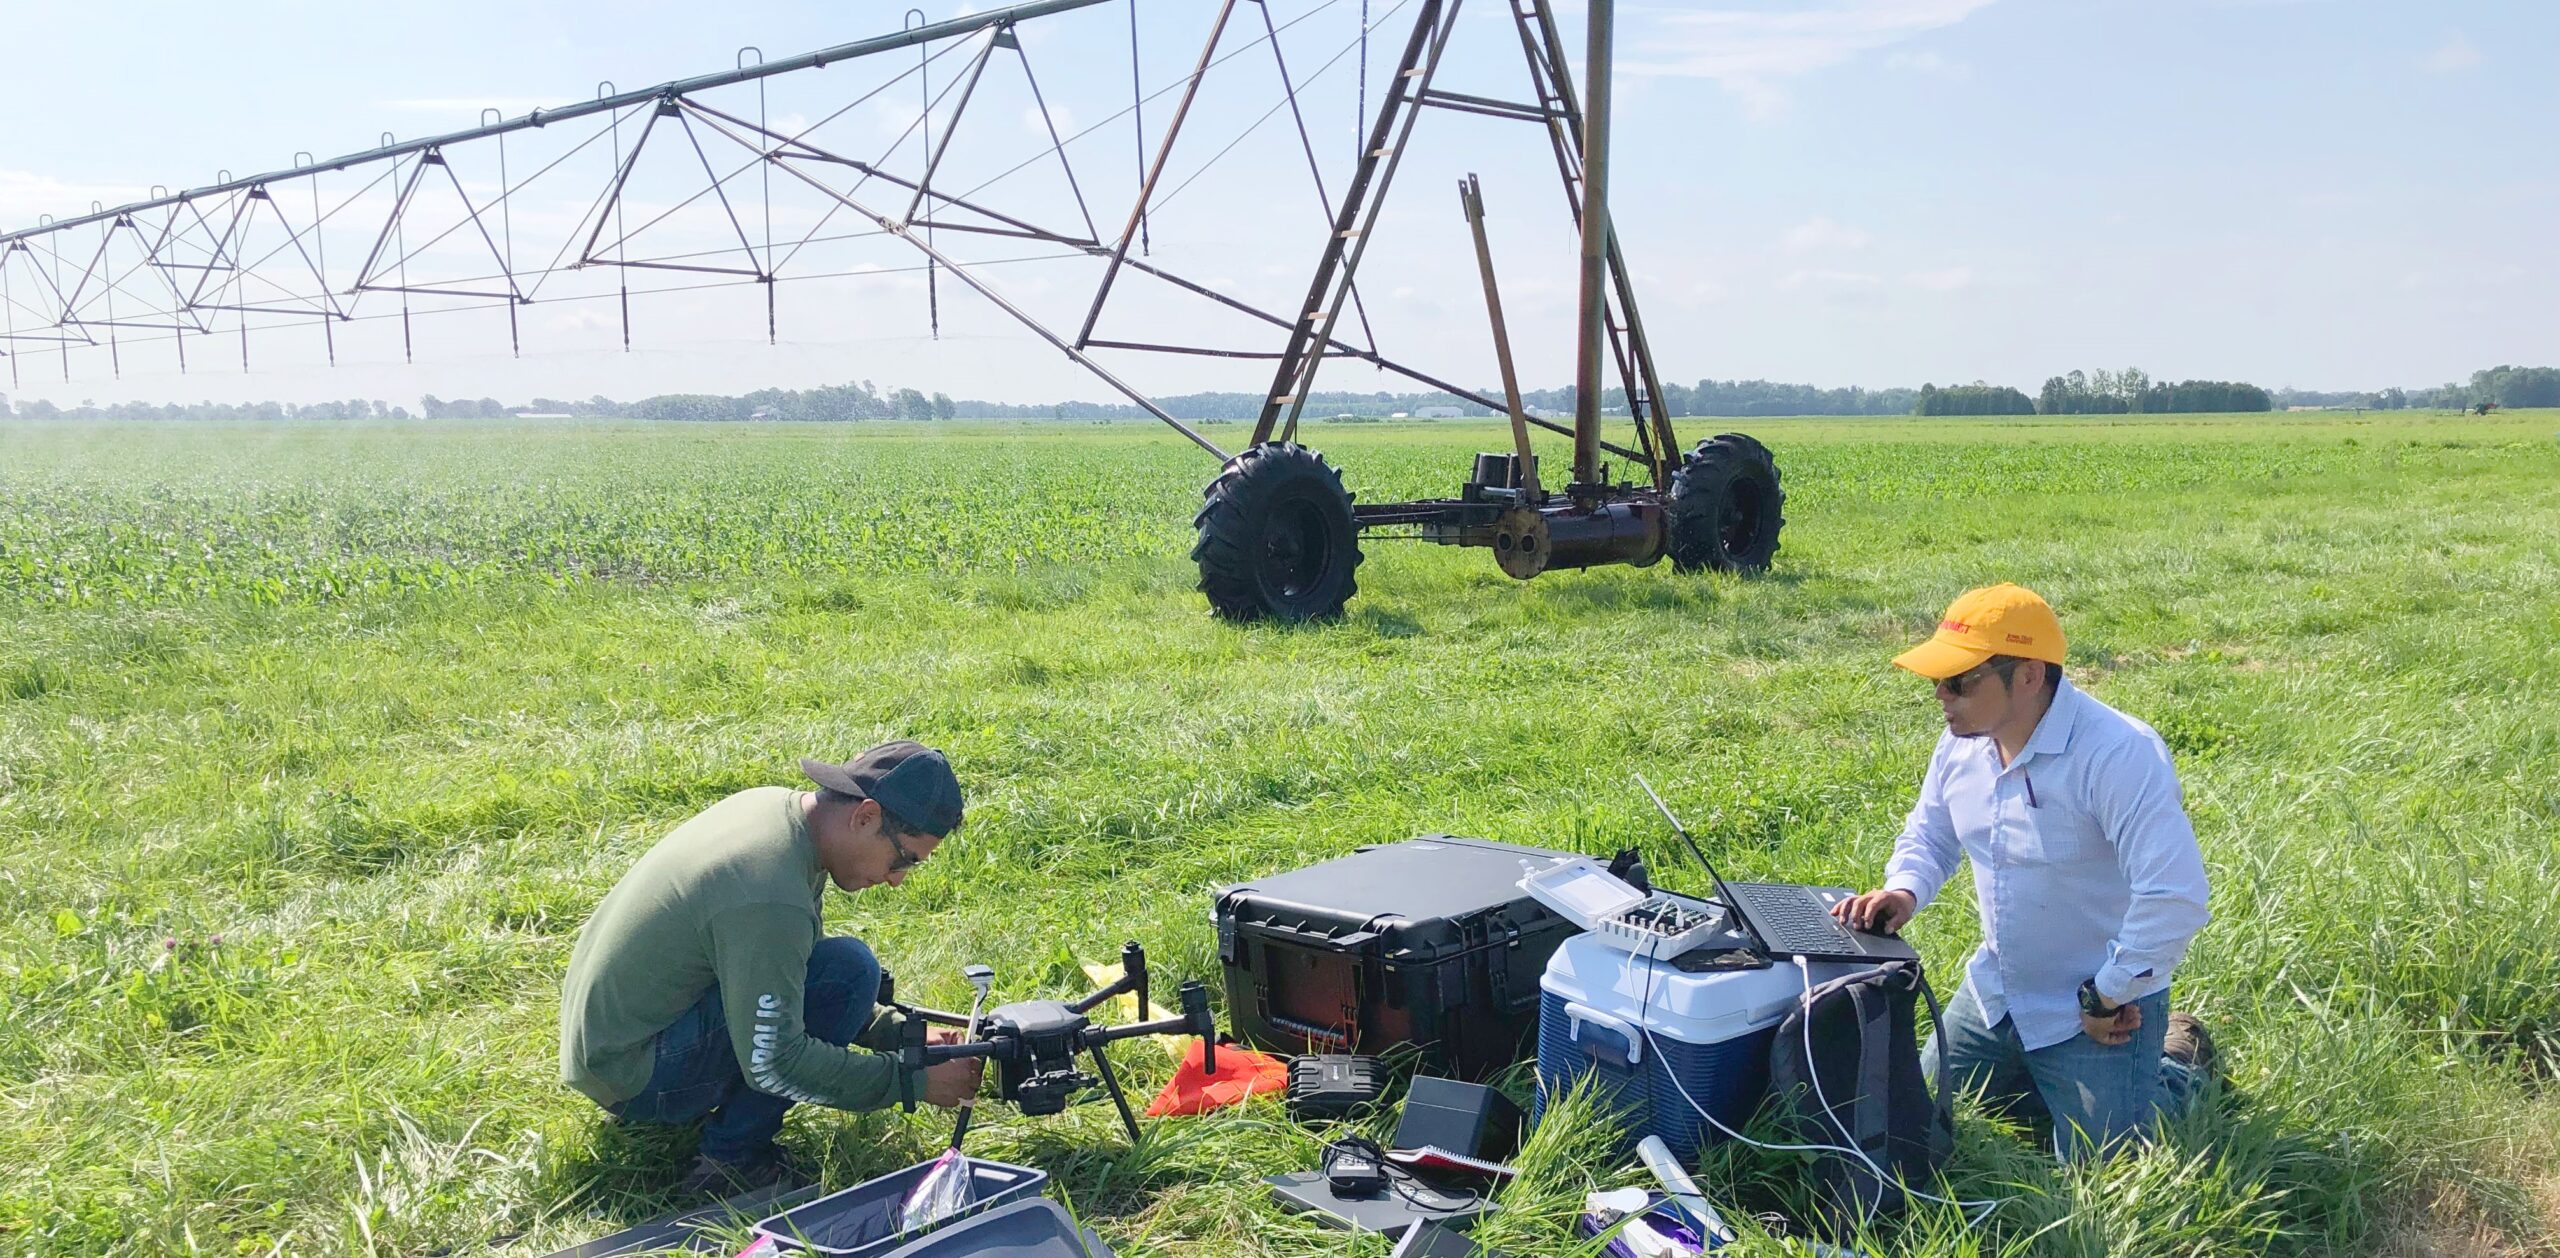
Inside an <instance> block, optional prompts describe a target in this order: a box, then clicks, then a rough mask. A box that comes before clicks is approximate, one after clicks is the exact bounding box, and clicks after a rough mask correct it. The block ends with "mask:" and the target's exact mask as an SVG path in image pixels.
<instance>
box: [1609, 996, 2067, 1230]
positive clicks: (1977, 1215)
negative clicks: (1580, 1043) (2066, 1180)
mask: <svg viewBox="0 0 2560 1258" xmlns="http://www.w3.org/2000/svg"><path fill="white" fill-rule="evenodd" d="M1794 960H1795V963H1796V972H1797V974H1798V975H1800V976H1801V977H1802V979H1803V981H1804V995H1803V996H1801V997H1799V1008H1802V1009H1804V1010H1806V1012H1807V1015H1808V1016H1806V1017H1805V1019H1804V1024H1805V1027H1804V1037H1805V1060H1806V1061H1807V1062H1810V1061H1812V1060H1813V1018H1812V1017H1811V1016H1810V1007H1811V1004H1812V1000H1813V970H1812V969H1811V967H1809V966H1808V965H1807V964H1806V963H1805V959H1804V958H1803V957H1801V956H1799V957H1796V958H1794ZM1644 971H1645V979H1644V995H1643V996H1642V997H1640V998H1639V1000H1638V1002H1637V1005H1636V1034H1637V1035H1639V1036H1641V1037H1643V1040H1644V1045H1645V1051H1646V1052H1649V1053H1652V1054H1653V1055H1654V1057H1655V1058H1656V1060H1660V1059H1661V1056H1662V1049H1661V1046H1660V1045H1659V1043H1657V1042H1656V1041H1655V1039H1654V1038H1653V1027H1652V1026H1651V1025H1650V1022H1651V1020H1652V1013H1653V985H1654V980H1655V978H1656V977H1657V972H1656V970H1655V967H1653V966H1651V965H1647V966H1646V967H1644ZM1933 1004H1934V1002H1933ZM1938 1047H1939V1055H1940V1058H1941V1062H1940V1064H1941V1065H1942V1066H1943V1065H1944V1057H1945V1049H1946V1044H1945V1042H1944V1041H1943V1040H1942V1041H1940V1043H1939V1046H1938ZM1809 1073H1811V1074H1812V1075H1813V1086H1814V1099H1816V1100H1818V1101H1820V1102H1821V1103H1822V1108H1823V1112H1824V1113H1825V1114H1828V1113H1830V1112H1831V1101H1830V1099H1829V1098H1827V1097H1825V1096H1823V1095H1822V1072H1820V1071H1819V1070H1816V1071H1811V1072H1809ZM1662 1074H1663V1077H1664V1078H1667V1079H1669V1080H1671V1086H1672V1088H1673V1089H1675V1090H1677V1091H1678V1092H1679V1093H1680V1099H1681V1100H1683V1101H1686V1102H1688V1103H1689V1108H1690V1109H1693V1110H1696V1111H1697V1113H1698V1117H1700V1118H1703V1119H1706V1120H1707V1122H1709V1123H1710V1124H1712V1125H1713V1126H1714V1127H1715V1129H1716V1130H1717V1131H1720V1132H1723V1133H1724V1134H1725V1135H1726V1136H1728V1137H1730V1138H1732V1139H1735V1140H1739V1141H1741V1142H1742V1143H1744V1144H1747V1145H1750V1146H1751V1147H1752V1148H1755V1149H1761V1150H1765V1151H1768V1152H1771V1153H1845V1154H1847V1155H1849V1156H1850V1157H1853V1158H1856V1159H1858V1161H1860V1162H1862V1163H1864V1164H1865V1165H1866V1168H1867V1169H1868V1170H1869V1171H1870V1172H1872V1173H1873V1174H1874V1175H1875V1177H1876V1178H1877V1179H1878V1180H1880V1181H1883V1182H1885V1183H1902V1181H1901V1180H1900V1178H1899V1177H1897V1176H1893V1175H1888V1174H1886V1173H1885V1171H1884V1168H1883V1167H1881V1166H1878V1165H1876V1162H1875V1159H1874V1158H1871V1157H1868V1156H1867V1152H1866V1150H1864V1149H1860V1148H1856V1147H1853V1146H1849V1145H1837V1144H1772V1143H1769V1142H1767V1141H1762V1140H1754V1139H1752V1138H1751V1137H1749V1136H1746V1135H1744V1134H1742V1133H1741V1132H1738V1131H1735V1130H1734V1129H1733V1128H1731V1127H1728V1126H1726V1125H1725V1124H1724V1120H1722V1119H1720V1118H1717V1117H1716V1116H1715V1115H1714V1114H1713V1113H1711V1112H1710V1111H1709V1110H1708V1109H1707V1107H1706V1106H1704V1105H1701V1104H1699V1103H1698V1098H1697V1097H1695V1096H1692V1095H1690V1094H1689V1085H1688V1084H1686V1083H1683V1082H1681V1080H1680V1072H1678V1071H1676V1070H1673V1069H1671V1068H1670V1067H1669V1066H1668V1065H1667V1064H1666V1065H1665V1066H1664V1068H1663V1071H1662ZM1939 1074H1940V1080H1939V1086H1941V1087H1952V1086H1954V1081H1953V1080H1951V1079H1947V1078H1945V1077H1944V1075H1945V1071H1944V1070H1943V1069H1942V1070H1940V1072H1939ZM1902 1190H1903V1192H1904V1193H1906V1194H1908V1195H1910V1196H1913V1197H1918V1198H1920V1199H1921V1200H1923V1201H1933V1202H1936V1203H1938V1204H1939V1205H1944V1206H1952V1207H1954V1208H1956V1209H1958V1210H1962V1211H1965V1212H1966V1217H1965V1230H1967V1231H1971V1230H1973V1229H1975V1228H1978V1227H1980V1226H1981V1225H1982V1222H1983V1220H1985V1219H1988V1218H1990V1217H1991V1213H1992V1211H1994V1210H1997V1209H1999V1208H2000V1207H2002V1206H2004V1205H2007V1204H2008V1203H2009V1202H2011V1201H2014V1200H2016V1198H2014V1197H2000V1198H1996V1199H1992V1200H1985V1201H1964V1200H1958V1199H1955V1198H1949V1197H1941V1196H1938V1195H1937V1194H1935V1193H1930V1192H1924V1191H1922V1190H1920V1189H1917V1188H1913V1187H1911V1186H1910V1185H1909V1184H1907V1183H1903V1184H1902ZM1976 1207H1980V1209H1979V1211H1978V1212H1977V1211H1976V1209H1975V1208H1976Z"/></svg>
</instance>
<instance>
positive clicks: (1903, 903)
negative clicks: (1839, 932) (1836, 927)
mask: <svg viewBox="0 0 2560 1258" xmlns="http://www.w3.org/2000/svg"><path fill="white" fill-rule="evenodd" d="M1919 911H1920V902H1919V901H1918V900H1916V899H1913V898H1912V896H1911V893H1910V892H1908V891H1870V892H1868V893H1866V894H1865V895H1859V896H1851V897H1849V898H1848V899H1846V900H1842V901H1841V902H1839V903H1838V904H1834V905H1832V906H1831V915H1832V916H1833V917H1836V918H1839V919H1840V921H1841V923H1842V924H1843V925H1846V926H1848V927H1849V928H1850V929H1852V930H1863V931H1866V932H1867V933H1869V934H1874V935H1890V934H1893V933H1895V932H1897V931H1900V930H1901V929H1902V927H1903V925H1904V924H1905V923H1907V922H1909V921H1910V920H1911V915H1912V914H1914V913H1917V912H1919Z"/></svg>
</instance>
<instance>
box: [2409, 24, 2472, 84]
mask: <svg viewBox="0 0 2560 1258" xmlns="http://www.w3.org/2000/svg"><path fill="white" fill-rule="evenodd" d="M2478 64H2480V49H2479V48H2478V47H2477V46H2475V45H2474V44H2472V42H2471V40H2470V39H2469V38H2467V37H2466V36H2464V35H2463V33H2462V32H2460V31H2447V32H2445V36H2444V42H2442V43H2440V44H2437V45H2436V46H2435V50H2434V51H2432V52H2429V53H2428V54H2427V55H2426V57H2425V58H2424V59H2422V60H2421V61H2419V62H2418V65H2419V66H2420V67H2421V68H2422V69H2426V70H2429V71H2432V72H2434V73H2437V74H2452V73H2454V72H2455V71H2458V70H2468V69H2470V68H2471V67H2473V66H2476V65H2478Z"/></svg>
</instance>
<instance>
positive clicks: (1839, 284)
mask: <svg viewBox="0 0 2560 1258" xmlns="http://www.w3.org/2000/svg"><path fill="white" fill-rule="evenodd" d="M1883 283H1884V277H1883V276H1881V275H1872V274H1869V273H1867V272H1865V271H1837V270H1831V269H1828V268H1824V267H1808V268H1806V269H1804V270H1801V271H1790V272H1788V273H1787V274H1786V276H1785V277H1784V278H1782V279H1780V280H1779V281H1778V287H1779V288H1781V289H1784V290H1786V291H1788V292H1791V293H1794V292H1817V293H1825V292H1827V293H1851V292H1866V291H1868V290H1870V289H1874V288H1877V287H1879V286H1881V285H1882V284H1883Z"/></svg>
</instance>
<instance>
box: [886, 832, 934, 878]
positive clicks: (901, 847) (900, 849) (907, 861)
mask: <svg viewBox="0 0 2560 1258" xmlns="http://www.w3.org/2000/svg"><path fill="white" fill-rule="evenodd" d="M880 837H881V838H884V839H887V840H889V850H890V851H892V852H895V853H897V855H895V856H892V857H890V858H889V872H891V873H896V872H898V871H899V870H902V869H913V868H915V867H916V866H918V865H921V864H923V863H924V858H923V857H921V856H918V855H916V854H915V853H913V852H910V851H908V850H907V845H906V844H904V843H900V842H899V841H898V836H896V835H894V834H891V833H889V832H888V831H886V830H883V831H881V832H880Z"/></svg>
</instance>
